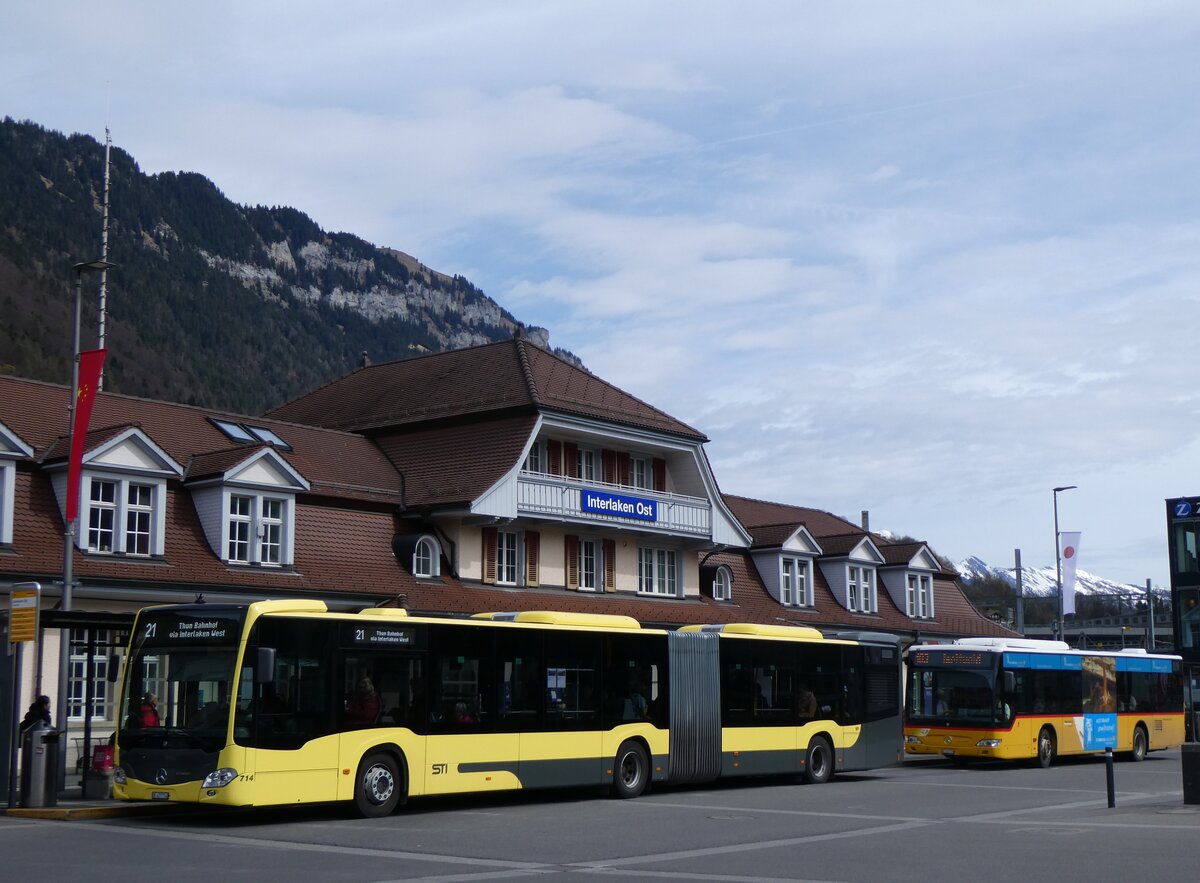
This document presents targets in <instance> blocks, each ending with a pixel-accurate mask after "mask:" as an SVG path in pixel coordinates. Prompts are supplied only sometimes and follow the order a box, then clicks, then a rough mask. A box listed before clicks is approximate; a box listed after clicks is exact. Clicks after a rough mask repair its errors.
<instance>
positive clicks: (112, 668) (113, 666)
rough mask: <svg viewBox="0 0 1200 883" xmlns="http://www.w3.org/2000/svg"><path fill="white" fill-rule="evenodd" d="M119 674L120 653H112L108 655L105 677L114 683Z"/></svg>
mask: <svg viewBox="0 0 1200 883" xmlns="http://www.w3.org/2000/svg"><path fill="white" fill-rule="evenodd" d="M120 674H121V655H120V654H119V653H114V654H113V655H112V656H110V657H108V671H107V673H106V674H105V677H107V678H108V682H109V683H110V684H115V683H116V682H117V678H118V677H119V676H120Z"/></svg>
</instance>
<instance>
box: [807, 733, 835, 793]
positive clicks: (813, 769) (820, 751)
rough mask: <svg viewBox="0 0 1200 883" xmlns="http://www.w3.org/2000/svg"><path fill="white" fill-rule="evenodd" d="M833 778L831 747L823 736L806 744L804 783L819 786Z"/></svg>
mask: <svg viewBox="0 0 1200 883" xmlns="http://www.w3.org/2000/svg"><path fill="white" fill-rule="evenodd" d="M832 778H833V746H832V745H830V744H829V741H828V740H827V739H826V738H825V737H824V736H817V737H816V738H815V739H813V740H812V741H811V742H809V743H808V750H807V751H806V752H804V781H806V782H808V783H809V784H810V785H821V784H824V783H825V782H828V781H829V780H830V779H832Z"/></svg>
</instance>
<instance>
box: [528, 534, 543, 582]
mask: <svg viewBox="0 0 1200 883" xmlns="http://www.w3.org/2000/svg"><path fill="white" fill-rule="evenodd" d="M541 547H542V537H541V534H539V533H538V532H537V531H536V530H527V531H525V585H527V586H536V585H537V584H538V557H539V552H540V551H541Z"/></svg>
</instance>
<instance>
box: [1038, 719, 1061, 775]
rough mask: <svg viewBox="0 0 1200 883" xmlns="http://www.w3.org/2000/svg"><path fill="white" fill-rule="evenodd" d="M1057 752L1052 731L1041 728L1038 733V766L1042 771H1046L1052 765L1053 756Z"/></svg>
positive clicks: (1047, 728)
mask: <svg viewBox="0 0 1200 883" xmlns="http://www.w3.org/2000/svg"><path fill="white" fill-rule="evenodd" d="M1057 750H1058V749H1057V746H1056V745H1055V742H1054V731H1053V730H1052V729H1050V728H1049V727H1042V731H1041V732H1040V733H1038V757H1037V759H1038V765H1039V766H1040V767H1041V768H1042V769H1048V768H1049V767H1050V764H1052V763H1054V755H1055V754H1056V753H1057Z"/></svg>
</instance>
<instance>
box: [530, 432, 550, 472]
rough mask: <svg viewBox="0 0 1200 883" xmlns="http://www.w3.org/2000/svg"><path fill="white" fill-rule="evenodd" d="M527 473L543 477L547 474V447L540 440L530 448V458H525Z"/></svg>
mask: <svg viewBox="0 0 1200 883" xmlns="http://www.w3.org/2000/svg"><path fill="white" fill-rule="evenodd" d="M525 471H526V472H534V473H536V474H538V475H543V474H545V472H546V446H545V445H544V444H543V443H542V441H541V440H540V439H539V440H537V441H535V442H534V443H533V444H532V445H531V446H530V448H529V456H527V457H526V458H525Z"/></svg>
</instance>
